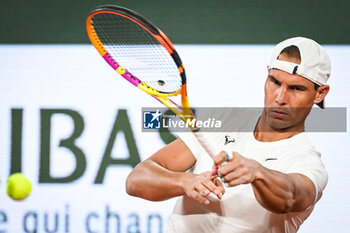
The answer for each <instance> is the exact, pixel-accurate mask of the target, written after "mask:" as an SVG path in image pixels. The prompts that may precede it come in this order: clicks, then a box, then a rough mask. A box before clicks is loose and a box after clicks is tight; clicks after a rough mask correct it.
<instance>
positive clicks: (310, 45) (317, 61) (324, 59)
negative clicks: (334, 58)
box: [269, 37, 331, 108]
mask: <svg viewBox="0 0 350 233" xmlns="http://www.w3.org/2000/svg"><path fill="white" fill-rule="evenodd" d="M292 45H294V46H296V47H297V48H298V49H299V52H300V57H301V62H300V64H296V63H293V62H287V61H281V60H278V57H279V55H280V54H281V51H282V50H283V49H285V48H286V47H289V46H292ZM269 69H279V70H283V71H285V72H288V73H290V74H298V75H300V76H303V77H304V78H306V79H308V80H310V81H311V82H313V83H316V84H317V85H319V86H323V85H327V81H328V79H329V76H330V75H331V60H330V59H329V56H328V54H327V52H326V51H325V50H324V48H323V47H322V46H321V45H319V44H318V43H317V42H316V41H314V40H311V39H308V38H305V37H294V38H290V39H287V40H284V41H282V42H280V43H279V44H277V45H276V47H275V48H274V50H273V53H272V57H271V60H270V64H269ZM317 105H318V106H320V107H321V108H324V101H322V102H321V103H319V104H317Z"/></svg>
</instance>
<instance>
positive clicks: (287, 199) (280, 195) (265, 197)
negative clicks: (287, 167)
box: [251, 165, 296, 213]
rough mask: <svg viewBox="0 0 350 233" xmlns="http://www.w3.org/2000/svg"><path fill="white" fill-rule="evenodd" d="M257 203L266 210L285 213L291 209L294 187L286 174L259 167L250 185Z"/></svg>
mask: <svg viewBox="0 0 350 233" xmlns="http://www.w3.org/2000/svg"><path fill="white" fill-rule="evenodd" d="M251 184H252V187H253V190H254V194H255V196H256V199H257V200H258V202H259V203H260V204H261V205H262V206H263V207H264V208H266V209H268V210H271V211H273V212H277V213H286V212H288V211H291V210H292V209H293V206H294V205H295V201H296V187H295V184H294V181H293V179H291V178H290V177H289V176H288V175H287V174H283V173H280V172H278V171H273V170H270V169H267V168H265V167H263V166H261V165H260V166H259V168H258V172H257V175H256V179H255V180H254V181H253V182H252V183H251Z"/></svg>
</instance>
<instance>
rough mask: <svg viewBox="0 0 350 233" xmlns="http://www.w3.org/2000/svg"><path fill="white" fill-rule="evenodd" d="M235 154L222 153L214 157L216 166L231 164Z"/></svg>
mask: <svg viewBox="0 0 350 233" xmlns="http://www.w3.org/2000/svg"><path fill="white" fill-rule="evenodd" d="M234 153H235V152H231V151H221V152H220V153H219V154H217V155H216V156H215V157H214V166H219V165H221V164H222V163H224V162H229V161H231V160H233V158H234Z"/></svg>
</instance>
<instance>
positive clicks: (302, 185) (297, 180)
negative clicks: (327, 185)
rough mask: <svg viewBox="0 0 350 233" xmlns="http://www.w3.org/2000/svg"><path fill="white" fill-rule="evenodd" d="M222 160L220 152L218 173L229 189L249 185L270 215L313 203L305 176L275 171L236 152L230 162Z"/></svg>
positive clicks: (308, 182) (313, 191) (308, 180)
mask: <svg viewBox="0 0 350 233" xmlns="http://www.w3.org/2000/svg"><path fill="white" fill-rule="evenodd" d="M224 161H225V155H224V154H223V153H220V154H218V155H217V157H216V158H215V162H216V164H217V165H220V168H219V174H220V176H221V177H223V178H224V180H225V181H226V182H227V184H228V186H230V187H233V186H237V185H239V184H249V183H250V184H251V185H252V187H253V190H254V194H255V197H256V199H257V201H258V202H259V203H260V205H262V206H263V207H264V208H266V209H268V210H270V211H272V212H276V213H286V212H290V211H302V210H305V209H306V208H308V207H309V206H310V205H312V204H313V202H314V200H315V195H316V191H315V187H314V185H313V183H312V181H311V180H310V179H309V178H307V177H306V176H304V175H301V174H296V173H291V174H284V173H281V172H278V171H274V170H271V169H268V168H266V167H264V166H262V165H261V164H260V163H258V162H257V161H255V160H252V159H248V158H245V157H243V156H241V155H239V154H238V153H235V152H234V159H233V160H231V161H228V162H227V163H223V162H224Z"/></svg>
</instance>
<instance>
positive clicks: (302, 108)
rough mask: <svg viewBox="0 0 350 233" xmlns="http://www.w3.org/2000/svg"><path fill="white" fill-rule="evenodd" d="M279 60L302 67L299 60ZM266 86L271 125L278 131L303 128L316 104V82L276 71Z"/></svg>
mask: <svg viewBox="0 0 350 233" xmlns="http://www.w3.org/2000/svg"><path fill="white" fill-rule="evenodd" d="M279 60H283V61H289V62H294V63H297V64H299V63H300V61H299V60H298V59H296V58H291V57H288V56H286V55H284V54H281V55H280V56H279ZM268 72H269V73H268V77H267V80H266V83H265V110H264V113H265V116H266V120H267V124H268V125H269V126H270V127H271V128H272V129H274V130H284V129H288V128H292V127H303V126H304V121H305V119H306V117H307V115H308V114H309V112H310V110H311V107H312V105H313V104H314V100H315V96H316V91H315V88H314V83H313V82H311V81H310V80H307V79H306V78H303V77H301V76H299V75H296V74H295V75H293V74H289V73H287V72H285V71H282V70H278V69H272V70H269V71H268Z"/></svg>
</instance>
